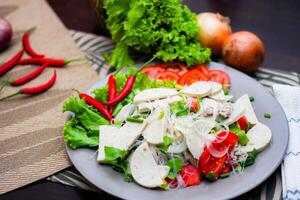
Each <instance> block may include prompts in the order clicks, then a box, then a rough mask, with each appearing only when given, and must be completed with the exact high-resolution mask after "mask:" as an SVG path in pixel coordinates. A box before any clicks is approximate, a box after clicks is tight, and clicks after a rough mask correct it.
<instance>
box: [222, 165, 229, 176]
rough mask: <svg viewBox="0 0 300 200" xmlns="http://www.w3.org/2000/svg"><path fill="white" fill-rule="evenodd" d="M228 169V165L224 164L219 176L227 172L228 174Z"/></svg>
mask: <svg viewBox="0 0 300 200" xmlns="http://www.w3.org/2000/svg"><path fill="white" fill-rule="evenodd" d="M230 167H231V165H230V164H225V165H224V166H223V169H222V171H221V174H226V173H229V172H230Z"/></svg>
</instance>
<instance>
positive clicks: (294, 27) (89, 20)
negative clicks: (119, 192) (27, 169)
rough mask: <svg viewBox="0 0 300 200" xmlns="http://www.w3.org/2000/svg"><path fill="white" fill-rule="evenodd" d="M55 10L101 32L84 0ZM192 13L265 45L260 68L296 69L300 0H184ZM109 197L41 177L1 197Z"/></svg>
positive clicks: (65, 1)
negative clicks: (227, 21) (221, 18)
mask: <svg viewBox="0 0 300 200" xmlns="http://www.w3.org/2000/svg"><path fill="white" fill-rule="evenodd" d="M29 2H30V1H29ZM48 2H49V3H50V5H51V6H52V7H53V9H54V10H55V12H56V13H57V14H58V16H59V17H60V18H61V20H62V21H63V22H64V23H65V25H66V26H67V27H68V28H70V29H74V30H80V31H85V32H90V33H95V34H101V30H100V29H99V27H98V25H97V21H96V19H95V16H94V14H93V13H92V12H91V9H90V5H89V2H88V0H48ZM185 3H186V4H187V5H188V6H189V7H190V8H191V9H192V10H193V11H195V12H203V11H212V12H219V13H221V14H223V15H226V16H229V17H230V18H231V22H232V27H233V31H239V30H249V31H252V32H255V33H256V34H257V35H259V36H260V37H261V38H262V40H263V41H264V43H265V45H266V51H267V55H266V60H265V62H264V65H263V67H266V68H277V69H282V70H288V71H296V72H300V67H299V63H300V54H299V51H300V42H299V40H298V38H297V36H299V35H300V26H299V23H298V22H299V21H300V12H299V11H298V8H300V1H298V0H285V1H281V0H201V1H195V0H186V1H185ZM96 198H97V199H109V196H108V195H100V194H98V193H93V192H88V191H83V190H78V189H75V188H71V187H68V186H64V185H61V184H55V183H52V182H48V181H46V180H41V181H38V182H36V183H33V184H30V185H28V186H26V187H23V188H20V189H18V190H15V191H13V192H9V193H7V194H4V195H2V196H1V197H0V200H4V199H10V200H11V199H31V200H35V199H37V200H40V199H43V200H59V199H64V200H65V199H66V200H67V199H72V200H77V199H96Z"/></svg>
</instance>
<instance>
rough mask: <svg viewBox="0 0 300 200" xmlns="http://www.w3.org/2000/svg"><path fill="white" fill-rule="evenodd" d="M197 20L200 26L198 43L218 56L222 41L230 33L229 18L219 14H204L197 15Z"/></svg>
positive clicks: (220, 51)
mask: <svg viewBox="0 0 300 200" xmlns="http://www.w3.org/2000/svg"><path fill="white" fill-rule="evenodd" d="M197 19H198V25H199V26H200V31H199V34H198V40H199V42H200V43H201V45H203V46H204V47H208V48H210V49H211V51H212V54H213V55H215V56H220V55H221V53H222V45H223V43H224V41H225V40H226V39H227V37H229V36H230V35H231V33H232V32H231V27H230V20H229V18H228V17H224V16H222V15H220V14H219V13H211V12H205V13H200V14H198V17H197Z"/></svg>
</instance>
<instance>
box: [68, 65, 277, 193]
mask: <svg viewBox="0 0 300 200" xmlns="http://www.w3.org/2000/svg"><path fill="white" fill-rule="evenodd" d="M174 74H176V75H174ZM195 74H196V75H195ZM199 74H201V75H199ZM157 76H158V77H157ZM130 77H132V78H130ZM129 79H132V80H131V81H133V83H131V84H130V83H129V82H130V81H128V80H129ZM114 87H115V91H112V90H113V89H114ZM229 89H230V77H229V76H228V74H226V73H225V72H223V71H220V70H209V69H208V68H207V66H205V65H197V66H194V67H193V68H192V69H187V68H185V66H183V65H182V64H179V63H167V64H159V65H156V66H153V65H152V66H148V67H145V68H143V69H142V70H141V72H139V71H137V69H136V68H130V69H129V70H128V71H127V72H126V73H124V74H115V75H113V78H111V79H110V80H109V82H108V84H107V85H104V86H103V87H101V88H97V89H95V90H94V91H93V92H92V93H93V95H94V97H90V96H84V95H83V94H80V95H79V98H78V97H76V96H71V97H69V99H67V100H66V101H65V103H64V106H63V111H64V112H65V111H70V112H72V113H73V117H72V119H70V120H69V121H68V122H67V123H66V125H65V128H64V138H65V141H66V142H67V143H68V145H69V146H70V147H71V148H72V149H77V148H81V147H89V148H95V149H97V151H98V155H97V161H98V162H99V163H100V164H105V165H109V166H111V167H112V168H113V169H114V170H116V171H118V172H120V173H122V174H123V175H124V177H125V180H126V181H128V182H131V181H135V182H136V183H138V184H139V185H141V186H143V187H146V188H162V189H170V188H178V187H187V186H193V185H198V184H200V183H201V180H202V179H203V178H204V179H206V180H210V181H216V180H217V179H220V178H227V177H229V176H231V175H234V174H236V173H242V172H243V170H244V168H245V167H247V166H249V165H252V164H253V163H254V161H255V158H256V156H257V154H258V153H259V152H261V151H263V150H264V148H266V147H267V145H268V144H269V143H270V141H271V137H272V133H271V130H270V129H269V128H268V127H267V126H266V125H264V124H263V123H260V122H259V121H258V119H257V117H256V114H255V112H254V109H253V107H252V104H251V101H252V100H254V99H253V98H252V97H249V96H248V94H244V95H242V96H240V97H238V98H235V97H234V96H232V95H230V91H229ZM125 90H126V91H125ZM122 95H123V96H122ZM121 96H122V97H121ZM117 98H118V101H117V100H115V99H117ZM116 101H117V102H116ZM103 109H106V111H107V112H108V113H110V115H111V117H112V119H110V120H107V117H106V116H107V115H108V114H107V112H106V111H103ZM103 113H104V114H103Z"/></svg>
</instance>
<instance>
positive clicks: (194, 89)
mask: <svg viewBox="0 0 300 200" xmlns="http://www.w3.org/2000/svg"><path fill="white" fill-rule="evenodd" d="M210 90H211V83H209V82H206V81H197V82H195V83H193V84H191V85H189V86H187V87H185V88H183V89H182V90H181V93H183V94H185V95H188V96H195V97H205V96H207V95H209V94H210Z"/></svg>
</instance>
